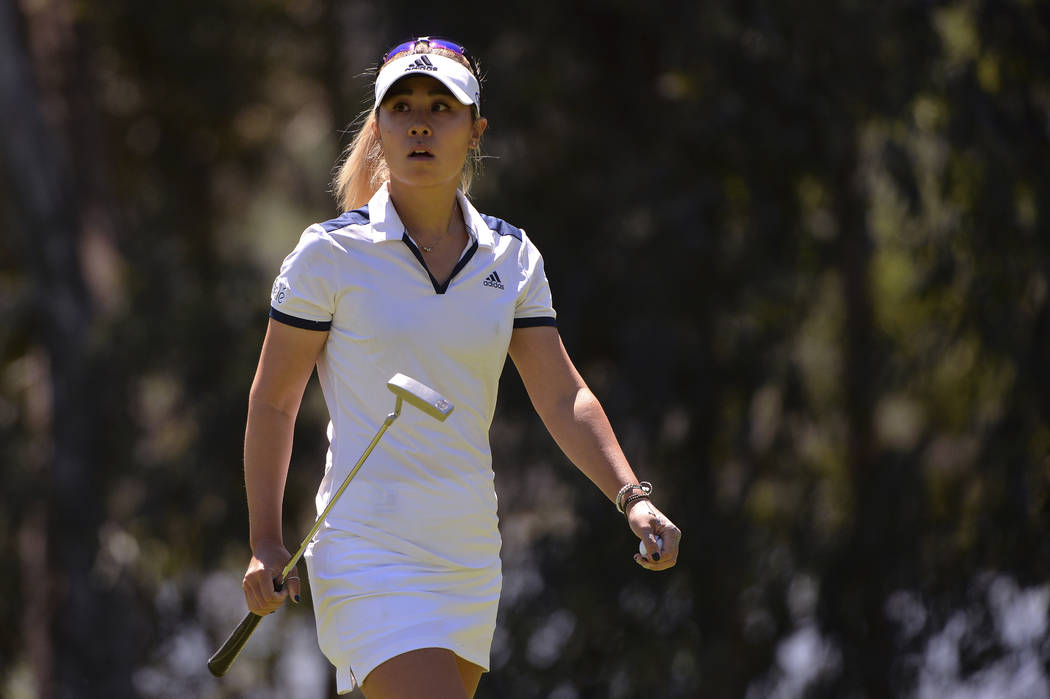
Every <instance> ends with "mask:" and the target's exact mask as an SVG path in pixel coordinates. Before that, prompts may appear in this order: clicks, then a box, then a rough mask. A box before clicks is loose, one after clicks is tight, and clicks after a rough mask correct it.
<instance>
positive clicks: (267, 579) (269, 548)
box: [241, 543, 300, 616]
mask: <svg viewBox="0 0 1050 699" xmlns="http://www.w3.org/2000/svg"><path fill="white" fill-rule="evenodd" d="M291 557H292V556H291V554H289V553H288V549H286V548H285V547H284V544H282V543H271V544H261V545H258V546H256V547H255V551H254V553H253V555H252V560H251V562H249V563H248V570H247V571H246V572H245V573H244V582H243V583H242V584H241V587H243V588H244V599H245V601H246V602H247V603H248V609H250V610H251V611H252V613H253V614H258V615H259V616H265V615H267V614H272V613H273V612H275V611H276V610H277V609H279V608H280V606H281V605H282V604H284V600H285V598H286V597H291V598H292V599H293V600H294V601H295V602H296V603H298V602H299V599H300V598H299V571H298V569H297V568H292V570H291V572H290V573H288V577H287V578H285V581H284V582H285V584H284V586H283V588H282V589H281V591H280V592H277V591H276V590H274V589H273V588H274V583H275V581H276V580H277V578H279V577H280V575H281V571H282V570H284V567H285V566H286V565H288V561H289V560H290V559H291Z"/></svg>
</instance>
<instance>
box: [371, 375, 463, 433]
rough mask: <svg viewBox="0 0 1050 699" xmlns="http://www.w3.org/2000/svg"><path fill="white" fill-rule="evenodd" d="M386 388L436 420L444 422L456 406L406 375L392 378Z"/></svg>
mask: <svg viewBox="0 0 1050 699" xmlns="http://www.w3.org/2000/svg"><path fill="white" fill-rule="evenodd" d="M386 387H387V388H389V389H390V392H391V393H393V394H394V395H395V396H398V397H399V398H402V399H403V400H404V401H405V402H406V403H408V404H410V405H413V406H415V407H416V408H419V409H420V410H422V411H423V412H424V413H426V414H427V415H429V416H430V417H432V418H434V419H435V420H439V421H441V422H444V421H445V418H447V417H448V416H449V415H451V414H452V410H453V408H454V406H453V405H452V403H450V402H449V400H448V399H447V398H445V397H444V396H443V395H441V394H440V393H438V392H437V391H435V390H434V389H432V388H430V387H429V386H425V385H423V384H421V383H419V382H418V381H416V380H415V379H413V378H411V377H408V376H405V375H404V374H394V375H393V376H391V377H390V380H389V381H387V382H386Z"/></svg>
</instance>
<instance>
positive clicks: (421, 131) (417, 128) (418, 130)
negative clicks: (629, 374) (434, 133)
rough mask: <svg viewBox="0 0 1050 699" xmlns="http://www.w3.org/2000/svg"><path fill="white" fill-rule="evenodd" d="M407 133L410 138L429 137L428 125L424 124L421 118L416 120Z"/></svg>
mask: <svg viewBox="0 0 1050 699" xmlns="http://www.w3.org/2000/svg"><path fill="white" fill-rule="evenodd" d="M408 133H409V134H411V135H412V136H429V135H430V124H428V123H426V121H425V120H423V119H422V118H416V119H415V120H414V122H413V123H412V126H411V127H410V128H409V130H408Z"/></svg>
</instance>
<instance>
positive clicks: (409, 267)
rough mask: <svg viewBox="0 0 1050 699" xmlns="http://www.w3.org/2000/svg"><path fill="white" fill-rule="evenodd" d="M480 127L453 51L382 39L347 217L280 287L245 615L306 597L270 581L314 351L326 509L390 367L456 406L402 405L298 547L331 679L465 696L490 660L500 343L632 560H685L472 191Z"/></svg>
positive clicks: (257, 432) (253, 465) (252, 432)
mask: <svg viewBox="0 0 1050 699" xmlns="http://www.w3.org/2000/svg"><path fill="white" fill-rule="evenodd" d="M486 126H487V121H486V119H485V118H484V117H482V116H481V93H480V86H479V83H478V72H477V69H476V67H475V66H474V64H473V61H472V60H471V59H470V57H469V56H468V54H467V53H466V51H464V50H463V48H462V47H460V46H458V45H456V44H454V43H452V42H449V41H445V40H440V39H436V38H429V37H424V38H420V39H415V40H413V41H408V42H406V43H403V44H401V45H399V46H397V47H395V48H394V49H392V50H391V51H390V52H388V53H387V54H386V55H385V56H384V57H383V61H382V64H381V67H380V69H379V72H378V75H377V77H376V83H375V105H374V108H373V109H371V110H370V112H369V114H368V116H367V118H366V119H365V121H364V122H363V125H362V127H361V129H360V132H359V133H358V134H357V136H356V137H355V139H354V141H353V143H352V145H351V146H350V149H349V152H348V154H347V157H346V159H345V161H344V162H343V164H342V166H341V168H340V171H339V173H338V175H337V178H336V182H335V188H336V193H337V196H338V198H339V203H340V204H341V206H342V208H343V210H345V211H346V212H347V213H345V214H343V215H342V216H340V217H339V218H337V219H335V220H333V221H329V222H327V223H323V224H319V225H313V226H311V227H310V228H308V229H307V230H306V232H305V233H304V234H303V236H302V238H301V240H300V241H299V244H298V245H297V246H296V248H295V250H294V251H293V252H292V253H291V254H290V255H289V256H288V257H287V258H286V259H285V261H284V264H283V265H282V267H281V271H280V274H279V275H278V277H277V280H276V282H275V283H274V287H273V296H272V307H271V311H270V322H269V326H268V328H267V332H266V338H265V341H264V342H263V347H262V353H261V357H260V359H259V366H258V369H257V372H256V375H255V380H254V382H253V384H252V389H251V396H250V400H249V408H248V423H247V430H246V435H245V449H244V461H245V481H246V486H247V498H248V509H249V516H250V527H251V547H252V553H253V556H252V559H251V563H250V564H249V565H248V570H247V573H246V574H245V576H244V592H245V597H246V599H247V602H248V606H249V607H250V608H251V610H252V611H253V612H255V613H256V614H260V615H263V614H267V613H270V612H272V611H274V610H275V609H277V608H278V607H280V606H281V604H282V603H283V601H284V598H285V597H287V596H291V597H292V598H293V599H295V600H296V601H298V599H299V579H298V577H296V574H295V573H292V574H291V575H290V576H289V581H288V585H287V587H286V588H285V589H284V590H283V591H281V592H279V593H278V592H275V591H274V584H273V580H274V578H275V577H277V576H278V575H279V572H280V570H281V569H282V568H283V566H284V565H285V563H287V562H288V561H289V560H290V555H289V553H288V550H287V549H286V548H285V546H284V543H283V539H282V535H281V503H282V500H283V495H284V486H285V478H286V475H287V472H288V464H289V457H290V454H291V448H292V432H293V425H294V422H295V417H296V413H297V412H298V410H299V404H300V400H301V398H302V395H303V391H304V389H305V386H306V383H307V380H308V379H309V377H310V374H311V372H312V371H313V369H314V366H316V367H317V374H318V377H319V378H320V382H321V387H322V389H323V391H324V397H325V401H326V403H327V405H328V411H329V414H330V417H331V423H330V424H329V428H328V437H329V440H330V442H331V447H330V449H329V451H328V457H327V463H326V464H325V475H324V478H323V480H322V481H321V486H320V489H319V491H318V494H317V507H318V511H320V510H321V509H323V508H324V507H325V506H326V505H327V503H328V499H329V497H330V496H331V493H332V490H333V489H334V488H337V487H338V485H339V484H340V483H341V482H342V481H343V479H344V477H345V476H346V474H347V473H348V469H349V468H350V466H352V464H353V463H354V462H355V460H356V457H357V456H358V455H359V453H360V450H361V449H362V447H363V445H364V444H366V443H367V442H368V441H369V440H370V439H371V437H372V435H373V434H374V432H375V430H376V428H377V426H378V424H379V422H381V420H382V417H383V416H384V414H385V412H386V410H387V409H388V407H389V405H388V404H389V397H390V394H389V392H388V391H387V389H386V382H387V380H388V379H389V378H390V376H392V375H393V374H395V373H398V372H402V373H405V374H407V375H409V376H411V377H413V378H416V379H418V380H420V381H422V382H423V383H425V384H427V385H429V386H432V387H433V388H434V389H436V390H437V391H439V392H440V393H442V394H444V395H445V396H447V397H448V399H449V400H450V401H451V402H452V403H453V404H454V405H455V406H456V409H455V412H454V413H452V415H451V416H450V417H449V418H448V420H446V421H444V422H439V421H437V420H433V419H431V418H429V417H427V416H425V415H423V414H422V413H421V412H419V411H411V410H408V411H405V412H404V413H403V414H402V416H401V418H400V419H399V421H398V423H397V425H398V426H397V429H396V430H391V431H390V432H389V433H388V434H387V435H386V437H385V438H384V440H383V441H382V442H380V444H379V446H378V447H377V448H376V450H375V451H374V452H373V453H372V455H371V456H370V457H369V460H368V462H367V463H366V464H365V466H364V468H362V469H361V471H360V473H359V474H358V475H357V476H356V477H355V479H354V480H353V481H352V482H351V484H350V486H349V488H348V489H347V490H346V491H345V493H344V494H343V496H342V498H340V499H339V501H338V502H337V503H336V505H335V506H334V508H333V509H332V512H331V513H330V515H329V516H328V518H327V520H326V522H325V524H324V526H323V527H322V528H321V529H320V531H319V532H318V534H317V536H316V537H315V538H314V540H313V542H312V543H311V544H310V547H309V548H308V550H307V552H306V556H305V558H306V562H307V566H308V569H309V572H310V582H311V590H312V597H313V603H314V609H315V612H316V616H317V636H318V641H319V643H320V646H321V649H322V650H323V651H324V653H325V655H326V656H328V658H329V660H331V662H332V664H333V665H335V667H336V676H337V684H338V690H339V692H340V693H341V694H342V693H345V692H348V691H350V690H351V689H353V687H354V681H355V674H356V677H357V678H360V679H361V680H362V689H363V691H364V693H365V695H366V696H367V697H368V698H369V699H376V698H377V697H379V698H382V697H428V698H430V699H434V698H444V697H457V698H462V697H470V696H473V694H474V691H475V689H476V688H477V685H478V680H479V679H480V677H481V673H482V672H485V671H486V670H487V669H488V664H489V648H490V645H491V642H492V635H493V631H494V628H495V623H496V608H497V606H498V602H499V594H500V585H501V580H502V578H501V572H500V558H499V552H500V537H499V532H498V530H497V520H496V496H495V493H494V490H493V472H492V468H491V455H490V451H489V442H488V431H489V425H490V423H491V420H492V414H493V409H494V405H495V402H496V390H497V385H498V382H499V377H500V373H501V371H502V369H503V365H504V362H505V359H506V357H507V354H508V353H509V354H510V357H511V359H513V360H514V364H515V366H516V367H517V369H518V373H519V374H520V375H521V377H522V380H523V382H524V384H525V388H526V390H527V391H528V394H529V397H530V398H531V400H532V403H533V405H534V406H535V408H536V410H537V412H538V413H539V415H540V417H541V418H542V419H543V421H544V424H546V426H547V428H548V429H549V430H550V433H551V435H553V437H554V439H555V440H556V441H557V443H558V444H559V445H560V446H561V448H562V449H563V450H564V452H565V453H566V455H567V456H568V457H569V458H570V459H571V460H572V461H573V463H574V464H575V465H576V466H577V467H578V468H579V469H580V470H581V471H583V473H584V474H586V475H587V477H588V478H590V479H591V480H592V481H593V482H594V483H595V485H597V486H598V488H599V489H601V491H602V492H603V493H605V495H606V497H608V498H609V499H610V500H611V501H613V502H614V503H615V505H616V507H617V509H619V510H621V511H623V512H624V514H625V515H626V518H627V524H628V526H630V528H631V530H632V531H633V532H634V534H635V535H636V536H637V537H638V538H639V539H640V540H641V542H642V544H643V546H644V549H645V550H646V553H647V555H646V556H642V555H640V554H637V553H636V554H635V556H634V559H635V561H637V562H638V564H639V565H641V566H642V567H644V568H647V569H650V570H663V569H665V568H669V567H671V566H673V565H674V564H675V561H676V559H677V556H678V543H679V539H680V536H681V533H680V531H679V530H678V529H677V528H676V527H675V526H674V524H672V523H671V522H670V521H669V520H668V519H667V517H665V516H664V515H663V514H661V513H660V512H659V511H658V510H657V509H656V508H655V507H654V506H653V505H652V503H651V502H650V501H649V492H650V490H651V487H650V486H649V485H648V484H647V483H645V484H642V483H640V482H639V481H638V479H637V477H636V476H635V474H634V472H633V471H632V470H631V467H630V465H628V463H627V460H626V458H625V457H624V455H623V452H622V451H621V449H620V446H619V445H618V444H617V441H616V438H615V436H614V435H613V431H612V429H611V428H610V426H609V422H608V420H607V419H606V416H605V413H604V411H603V410H602V408H601V406H600V405H599V403H598V401H597V400H596V399H595V397H594V395H593V394H592V393H591V392H590V390H589V389H588V388H587V385H586V384H585V383H584V381H583V379H582V378H581V377H580V375H579V374H578V373H577V371H576V369H575V367H574V366H573V364H572V362H571V361H570V359H569V357H568V356H567V354H566V352H565V348H564V347H563V345H562V342H561V338H560V336H559V334H558V331H557V327H556V323H555V312H554V308H553V305H552V303H551V294H550V290H549V288H548V285H547V279H546V277H545V275H544V272H543V259H542V258H541V257H540V253H539V251H538V250H537V249H536V246H535V245H534V244H533V243H532V241H531V240H530V239H529V237H528V236H527V235H526V234H525V232H524V231H522V230H520V229H518V228H515V227H514V226H512V225H510V224H508V223H506V222H504V221H501V220H500V219H497V218H492V217H489V216H484V215H482V214H479V213H478V212H477V211H476V210H475V209H474V207H473V206H472V205H471V203H470V201H469V200H468V199H467V197H466V196H465V192H466V191H468V188H469V184H470V174H471V165H472V164H473V162H474V160H475V159H476V158H475V157H474V156H476V154H477V152H478V148H479V144H480V142H481V137H482V134H484V132H485V127H486ZM658 537H659V538H658ZM351 668H352V670H351Z"/></svg>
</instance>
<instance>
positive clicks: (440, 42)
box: [383, 37, 470, 63]
mask: <svg viewBox="0 0 1050 699" xmlns="http://www.w3.org/2000/svg"><path fill="white" fill-rule="evenodd" d="M421 42H422V43H426V44H427V45H428V46H435V47H437V48H439V49H445V50H446V51H452V52H453V53H458V54H459V55H461V56H464V57H466V58H467V60H470V54H468V53H467V50H466V49H465V48H463V47H462V46H460V45H459V44H456V43H453V42H451V41H447V40H446V39H437V38H430V37H420V38H418V39H412V40H411V41H406V42H404V43H401V44H398V45H397V46H395V47H394V48H392V49H390V50H389V51H387V52H386V53H385V54H383V63H387V62H388V61H389V60H390V59H391V58H393V57H395V56H397V55H398V54H401V53H404V52H406V51H411V50H412V49H414V48H415V47H416V44H419V43H421Z"/></svg>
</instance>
